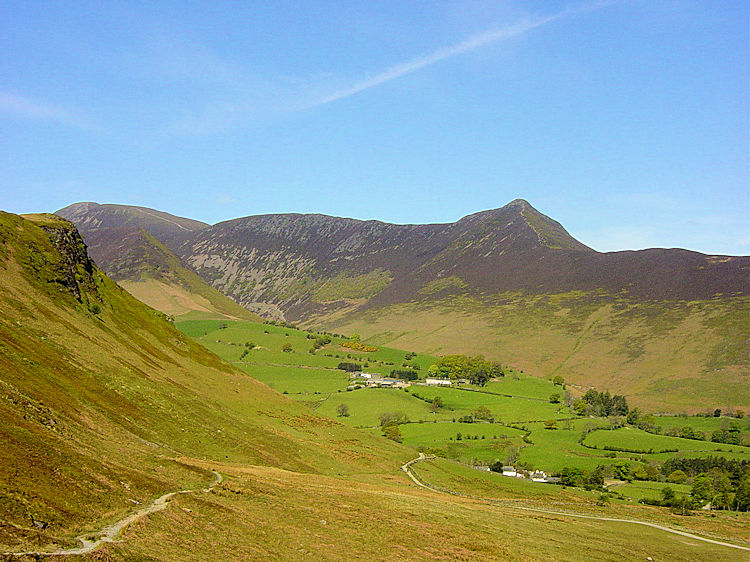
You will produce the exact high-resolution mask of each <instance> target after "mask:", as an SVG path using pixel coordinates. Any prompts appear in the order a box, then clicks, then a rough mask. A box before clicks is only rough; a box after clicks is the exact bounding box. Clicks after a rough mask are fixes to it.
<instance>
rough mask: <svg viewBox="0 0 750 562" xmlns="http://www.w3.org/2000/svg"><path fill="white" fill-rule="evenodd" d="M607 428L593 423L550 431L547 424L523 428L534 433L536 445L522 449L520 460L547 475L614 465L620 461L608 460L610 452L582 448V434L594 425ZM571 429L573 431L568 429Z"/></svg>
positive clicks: (577, 422) (560, 426)
mask: <svg viewBox="0 0 750 562" xmlns="http://www.w3.org/2000/svg"><path fill="white" fill-rule="evenodd" d="M597 424H598V425H601V426H602V427H604V426H605V422H597V421H594V420H591V419H579V420H571V421H570V422H569V423H568V422H558V428H557V429H547V428H546V427H545V426H544V424H543V423H528V424H523V425H524V427H526V428H527V429H528V430H529V431H530V432H531V433H530V434H529V439H530V440H531V442H532V443H533V445H530V446H527V447H524V448H523V449H521V454H520V457H519V460H521V461H523V462H525V463H528V464H530V465H531V466H533V467H534V468H538V469H541V470H544V471H546V472H555V471H558V470H561V469H562V468H564V467H566V466H568V467H575V468H583V469H586V470H592V469H594V468H596V467H597V465H600V464H611V463H614V462H616V461H617V459H616V458H610V457H605V456H604V454H605V453H606V451H601V452H599V451H594V450H590V449H587V448H586V447H583V446H581V445H580V444H579V443H578V439H579V438H580V436H581V432H583V430H584V429H585V428H587V427H591V425H597ZM568 428H569V429H568Z"/></svg>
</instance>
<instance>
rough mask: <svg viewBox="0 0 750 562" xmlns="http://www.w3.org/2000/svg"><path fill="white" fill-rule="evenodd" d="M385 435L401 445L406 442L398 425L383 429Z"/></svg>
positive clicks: (387, 426)
mask: <svg viewBox="0 0 750 562" xmlns="http://www.w3.org/2000/svg"><path fill="white" fill-rule="evenodd" d="M383 435H384V436H385V437H387V438H388V439H391V440H393V441H395V442H396V443H401V442H402V441H403V440H404V438H403V437H402V436H401V430H400V429H399V428H398V425H396V424H393V425H386V426H385V427H383Z"/></svg>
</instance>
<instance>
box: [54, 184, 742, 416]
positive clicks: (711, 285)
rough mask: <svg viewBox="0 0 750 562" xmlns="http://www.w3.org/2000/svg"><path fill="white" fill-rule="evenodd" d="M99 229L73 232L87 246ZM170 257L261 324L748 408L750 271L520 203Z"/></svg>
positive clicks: (300, 226)
mask: <svg viewBox="0 0 750 562" xmlns="http://www.w3.org/2000/svg"><path fill="white" fill-rule="evenodd" d="M86 205H90V204H86ZM71 207H75V206H71ZM71 207H68V209H71ZM89 214H91V215H92V216H94V217H99V218H101V217H102V215H101V214H100V212H99V211H98V210H96V209H94V210H93V211H92V212H91V213H89V212H88V211H86V210H85V209H83V210H80V212H79V213H78V214H77V215H76V216H78V219H73V220H76V221H77V222H78V224H80V225H81V227H82V229H83V232H84V235H85V236H87V240H88V239H89V238H88V237H89V236H90V235H89V234H88V232H89V231H88V230H87V229H88V227H87V226H86V224H88V221H89V220H90V219H89ZM97 220H98V219H97ZM108 224H109V223H106V222H103V223H101V225H108ZM112 226H115V225H112ZM160 227H161V225H160ZM143 228H144V229H148V228H150V227H149V225H144V226H143ZM150 232H151V233H152V234H154V236H157V237H158V234H156V231H150ZM104 238H106V237H104ZM163 241H164V243H165V245H167V246H169V248H170V249H171V250H172V251H173V252H174V253H175V254H176V255H177V256H178V257H179V258H180V260H181V261H182V263H183V264H185V265H186V266H187V267H189V268H190V269H192V270H194V271H195V272H196V273H197V274H198V275H199V276H200V277H201V278H202V279H204V280H205V281H207V282H208V283H209V284H211V285H212V286H213V287H214V288H216V289H218V290H220V291H221V292H222V293H224V294H226V295H228V296H230V297H231V298H232V299H233V300H234V301H236V302H237V303H239V304H241V305H243V306H244V307H246V308H247V309H249V310H252V311H254V312H257V313H259V314H261V315H263V316H266V317H272V318H276V319H286V320H290V321H293V322H298V323H302V324H304V325H309V326H313V325H315V326H323V327H327V328H335V329H337V330H341V331H347V330H352V331H357V332H358V333H360V334H361V335H362V336H363V337H369V338H374V339H375V340H376V341H378V342H380V343H382V344H392V345H395V346H398V347H402V348H413V349H415V350H417V351H429V352H431V353H450V352H470V353H483V354H485V355H487V356H490V357H493V358H496V359H499V360H502V361H506V362H509V363H513V364H516V365H518V366H519V367H521V368H524V369H528V370H529V371H530V372H532V373H534V374H537V375H540V376H552V375H554V374H561V375H563V376H564V377H565V378H567V379H568V380H570V381H571V382H575V383H578V384H581V385H589V384H591V385H596V386H598V387H608V388H610V389H611V390H612V391H616V392H624V393H626V394H628V395H629V396H631V397H633V398H634V403H636V404H638V403H640V404H641V405H643V406H648V407H653V408H663V409H665V410H670V411H675V410H677V411H681V410H683V409H684V410H696V409H700V408H703V407H706V408H708V407H709V406H711V405H713V404H716V405H717V406H719V405H723V406H732V405H739V404H742V405H748V404H750V392H749V391H747V390H743V388H745V389H746V388H748V386H750V385H747V383H748V382H750V381H748V379H747V373H748V369H749V365H750V358H749V357H748V354H749V352H748V346H747V344H746V342H747V341H748V339H749V338H750V327H749V326H748V322H747V321H746V320H747V318H748V314H750V308H748V300H749V299H748V296H749V295H750V282H749V279H750V258H748V257H746V256H745V257H736V256H710V255H704V254H700V253H697V252H691V251H688V250H682V249H650V250H641V251H624V252H610V253H600V252H596V251H594V250H592V249H591V248H589V247H587V246H585V245H584V244H581V243H580V242H578V241H577V240H575V239H574V238H573V237H572V236H570V234H568V232H567V231H566V230H565V229H564V228H563V227H562V226H561V225H560V224H559V223H558V222H556V221H554V220H553V219H551V218H549V217H547V216H545V215H543V214H542V213H540V212H539V211H537V210H536V209H534V208H533V207H532V206H531V205H530V204H529V203H528V202H526V201H524V200H522V199H517V200H515V201H512V202H511V203H509V204H508V205H505V206H504V207H501V208H499V209H493V210H489V211H483V212H480V213H476V214H473V215H470V216H467V217H464V218H463V219H461V220H459V221H457V222H455V223H449V224H428V225H396V224H388V223H383V222H379V221H360V220H355V219H346V218H338V217H330V216H325V215H317V214H310V215H299V214H282V215H261V216H251V217H245V218H239V219H234V220H230V221H226V222H222V223H218V224H216V225H213V226H209V227H203V228H196V229H195V230H194V231H192V232H191V233H181V235H179V236H176V235H175V234H174V233H173V234H171V235H170V236H169V237H167V238H165V239H164V240H163ZM112 244H116V239H115V238H110V239H107V240H103V241H102V242H101V244H97V245H95V246H92V248H93V247H102V248H104V247H107V246H108V245H109V246H111V245H112Z"/></svg>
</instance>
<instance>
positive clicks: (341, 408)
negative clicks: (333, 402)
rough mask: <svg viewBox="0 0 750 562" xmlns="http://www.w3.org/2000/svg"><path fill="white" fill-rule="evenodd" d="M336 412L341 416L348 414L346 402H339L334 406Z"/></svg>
mask: <svg viewBox="0 0 750 562" xmlns="http://www.w3.org/2000/svg"><path fill="white" fill-rule="evenodd" d="M336 414H337V415H338V416H339V417H341V418H345V417H348V416H349V406H347V405H346V404H339V405H338V406H336Z"/></svg>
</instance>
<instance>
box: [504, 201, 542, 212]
mask: <svg viewBox="0 0 750 562" xmlns="http://www.w3.org/2000/svg"><path fill="white" fill-rule="evenodd" d="M506 207H519V208H520V209H534V207H532V206H531V204H530V203H529V202H528V201H526V199H513V201H511V202H510V203H508V204H507V205H506ZM534 210H536V209H534Z"/></svg>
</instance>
